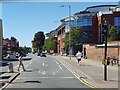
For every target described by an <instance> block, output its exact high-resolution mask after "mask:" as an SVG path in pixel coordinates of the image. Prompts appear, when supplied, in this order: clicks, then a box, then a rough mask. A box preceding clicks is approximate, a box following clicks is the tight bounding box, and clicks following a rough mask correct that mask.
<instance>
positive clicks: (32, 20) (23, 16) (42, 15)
mask: <svg viewBox="0 0 120 90" xmlns="http://www.w3.org/2000/svg"><path fill="white" fill-rule="evenodd" d="M103 4H104V5H106V4H110V5H114V4H115V5H117V4H118V3H117V2H107V3H105V2H101V3H100V2H2V20H3V36H4V38H9V37H11V36H14V37H15V38H17V39H18V41H19V42H20V45H22V46H25V45H26V46H31V41H32V40H33V37H34V34H35V33H36V32H38V31H43V32H45V33H46V32H50V31H52V30H54V29H56V28H57V27H58V26H59V25H60V20H61V19H63V18H65V17H67V16H68V8H61V7H60V6H61V5H71V8H72V13H71V14H72V15H73V14H74V13H76V12H79V11H81V10H84V9H85V8H86V7H89V6H95V5H103ZM0 16H1V15H0Z"/></svg>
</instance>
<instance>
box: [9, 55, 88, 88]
mask: <svg viewBox="0 0 120 90" xmlns="http://www.w3.org/2000/svg"><path fill="white" fill-rule="evenodd" d="M29 56H30V57H32V60H30V61H29V63H28V62H27V63H26V62H25V67H26V70H27V71H25V72H23V71H22V72H21V74H20V75H19V76H18V77H17V78H16V79H15V80H14V81H13V82H12V83H10V84H9V85H8V86H7V88H90V87H88V86H86V85H84V84H83V83H81V82H80V80H79V79H77V78H76V77H75V76H74V75H73V74H72V73H71V72H70V71H69V70H68V69H67V68H66V67H65V66H64V65H62V64H61V63H60V62H59V61H57V60H56V59H55V58H53V57H50V56H49V55H47V57H39V56H37V55H35V54H30V55H29Z"/></svg>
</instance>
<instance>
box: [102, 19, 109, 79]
mask: <svg viewBox="0 0 120 90" xmlns="http://www.w3.org/2000/svg"><path fill="white" fill-rule="evenodd" d="M102 29H103V30H104V37H105V55H104V80H105V81H107V58H106V57H107V35H108V23H107V21H106V20H105V19H104V22H103V27H102Z"/></svg>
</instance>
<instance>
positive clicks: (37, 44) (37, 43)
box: [32, 31, 45, 51]
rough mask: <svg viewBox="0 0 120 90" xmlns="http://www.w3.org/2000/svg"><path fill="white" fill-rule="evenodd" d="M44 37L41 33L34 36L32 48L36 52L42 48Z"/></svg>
mask: <svg viewBox="0 0 120 90" xmlns="http://www.w3.org/2000/svg"><path fill="white" fill-rule="evenodd" d="M44 41H45V35H44V33H43V32H41V31H40V32H37V33H35V35H34V39H33V41H32V47H33V48H36V49H37V50H39V51H41V50H42V48H43V46H44Z"/></svg>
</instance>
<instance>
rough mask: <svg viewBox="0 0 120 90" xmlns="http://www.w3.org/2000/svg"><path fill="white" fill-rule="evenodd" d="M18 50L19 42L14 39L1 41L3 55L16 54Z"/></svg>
mask: <svg viewBox="0 0 120 90" xmlns="http://www.w3.org/2000/svg"><path fill="white" fill-rule="evenodd" d="M18 49H19V42H18V41H17V39H16V38H14V37H11V38H10V39H9V38H6V39H3V54H6V53H10V52H18Z"/></svg>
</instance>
